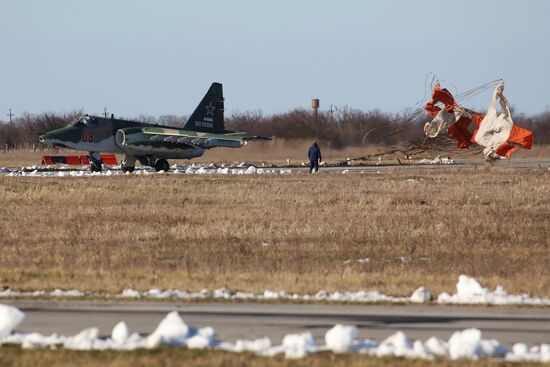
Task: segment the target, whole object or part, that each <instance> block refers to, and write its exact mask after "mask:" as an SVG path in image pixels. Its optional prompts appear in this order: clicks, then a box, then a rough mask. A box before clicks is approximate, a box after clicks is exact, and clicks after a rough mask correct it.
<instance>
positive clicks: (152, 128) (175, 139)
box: [39, 83, 270, 172]
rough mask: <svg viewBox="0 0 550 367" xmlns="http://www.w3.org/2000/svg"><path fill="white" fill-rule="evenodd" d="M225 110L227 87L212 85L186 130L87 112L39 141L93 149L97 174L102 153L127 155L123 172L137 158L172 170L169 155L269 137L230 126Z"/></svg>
mask: <svg viewBox="0 0 550 367" xmlns="http://www.w3.org/2000/svg"><path fill="white" fill-rule="evenodd" d="M223 113H224V98H223V89H222V85H221V84H220V83H213V84H212V86H211V87H210V89H208V92H206V95H205V96H204V98H203V99H202V101H201V102H200V103H199V105H198V106H197V108H196V109H195V111H194V112H193V114H192V115H191V117H190V118H189V120H188V121H187V123H186V124H185V126H184V127H183V128H175V127H169V126H161V125H154V124H147V123H143V122H137V121H129V120H122V119H116V118H114V117H113V116H111V118H107V117H99V116H90V115H84V116H80V117H78V118H76V119H75V120H74V121H72V122H71V123H70V124H68V125H67V126H65V127H63V128H61V129H57V130H53V131H50V132H48V133H46V134H44V135H41V136H40V137H39V140H40V142H42V143H46V144H52V145H54V146H57V147H63V148H70V149H77V150H83V151H88V152H90V157H89V158H90V159H89V160H90V169H91V170H92V171H94V172H98V171H101V170H102V166H103V164H102V162H101V156H100V153H102V152H103V153H123V154H124V159H123V160H122V162H121V168H122V170H123V171H124V172H132V171H133V170H134V169H135V165H136V161H139V162H140V163H141V164H142V165H146V166H152V167H155V169H156V170H157V171H166V172H168V170H169V169H170V165H169V164H168V161H167V159H191V158H195V157H200V156H202V155H203V154H204V152H205V150H207V149H211V148H216V147H225V148H240V147H242V146H243V145H245V144H246V143H247V142H248V141H249V140H270V139H269V138H266V137H261V136H253V135H247V134H246V133H239V132H234V131H229V130H225V126H224V118H223Z"/></svg>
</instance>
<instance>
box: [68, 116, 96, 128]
mask: <svg viewBox="0 0 550 367" xmlns="http://www.w3.org/2000/svg"><path fill="white" fill-rule="evenodd" d="M94 125H97V119H96V118H95V117H92V116H90V115H82V116H78V117H77V118H75V119H74V120H73V121H71V122H70V123H69V126H73V127H85V126H94Z"/></svg>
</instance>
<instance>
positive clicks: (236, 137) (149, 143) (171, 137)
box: [116, 127, 271, 150]
mask: <svg viewBox="0 0 550 367" xmlns="http://www.w3.org/2000/svg"><path fill="white" fill-rule="evenodd" d="M248 140H271V139H269V138H265V137H261V136H253V135H246V134H244V133H235V132H230V133H207V132H198V131H191V130H185V129H175V128H165V127H132V128H125V129H119V130H118V131H117V132H116V141H117V144H118V145H119V146H120V147H121V148H122V149H125V150H129V149H132V148H134V149H135V148H136V147H144V148H145V147H148V148H147V149H148V150H149V149H151V148H154V147H159V148H160V147H163V148H179V149H195V148H202V149H210V148H215V147H226V148H240V147H241V146H243V145H244V144H246V142H247V141H248Z"/></svg>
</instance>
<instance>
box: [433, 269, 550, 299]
mask: <svg viewBox="0 0 550 367" xmlns="http://www.w3.org/2000/svg"><path fill="white" fill-rule="evenodd" d="M437 303H440V304H490V305H550V298H540V297H534V296H530V295H528V294H520V295H512V294H509V293H508V292H507V291H506V290H505V289H504V288H503V287H502V286H500V285H498V286H497V287H496V289H495V290H494V291H490V290H489V289H487V288H485V287H483V286H482V285H481V283H479V281H478V280H476V279H474V278H471V277H469V276H467V275H460V276H459V277H458V283H457V284H456V294H453V295H450V294H448V293H441V294H440V295H439V296H438V297H437Z"/></svg>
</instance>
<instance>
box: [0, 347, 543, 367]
mask: <svg viewBox="0 0 550 367" xmlns="http://www.w3.org/2000/svg"><path fill="white" fill-rule="evenodd" d="M0 365H2V366H5V367H23V366H34V367H40V366H56V367H64V366H71V367H72V366H81V367H89V366H105V367H126V366H128V367H130V366H131V367H134V366H143V367H145V366H164V367H170V366H194V367H200V366H205V367H207V366H208V367H210V366H224V367H231V366H236V367H237V366H238V367H241V366H250V367H255V366H258V367H298V366H308V367H324V366H327V367H328V366H330V367H339V366H342V367H344V366H345V367H354V366H363V367H376V366H388V365H391V366H397V367H401V366H403V367H405V366H407V367H420V366H443V367H445V366H455V367H474V366H475V367H484V366H495V361H489V360H480V361H460V362H450V361H446V360H437V361H433V362H429V361H423V360H412V359H397V358H392V359H387V358H376V357H369V356H366V355H360V354H344V355H334V354H329V353H318V354H314V355H312V356H310V357H307V358H304V359H299V360H285V359H283V357H282V356H278V357H276V358H266V357H258V356H254V355H252V354H249V353H229V352H221V351H202V350H187V349H183V348H163V349H158V350H139V351H134V352H114V351H101V352H84V351H68V350H48V349H45V350H44V349H43V350H21V349H20V348H18V347H6V346H4V347H2V353H0ZM539 365H540V364H534V363H504V362H499V363H498V366H502V367H505V366H514V367H517V366H539Z"/></svg>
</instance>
